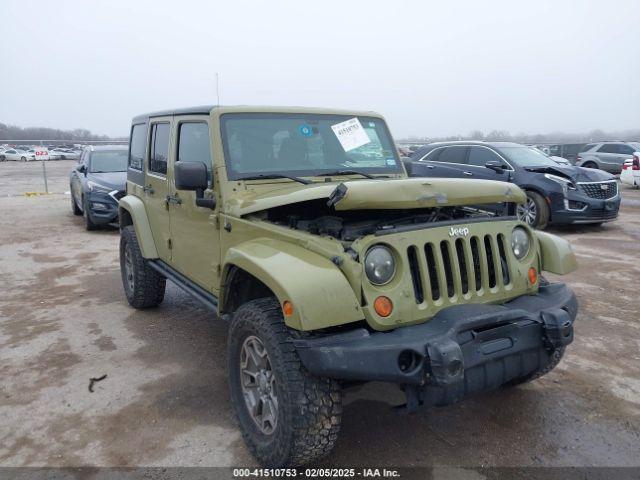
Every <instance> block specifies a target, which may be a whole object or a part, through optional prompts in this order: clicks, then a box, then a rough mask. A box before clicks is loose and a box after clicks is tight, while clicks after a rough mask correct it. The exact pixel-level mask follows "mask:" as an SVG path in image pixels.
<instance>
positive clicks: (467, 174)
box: [462, 172, 473, 177]
mask: <svg viewBox="0 0 640 480" xmlns="http://www.w3.org/2000/svg"><path fill="white" fill-rule="evenodd" d="M462 173H464V174H465V175H466V176H467V177H473V173H471V172H462Z"/></svg>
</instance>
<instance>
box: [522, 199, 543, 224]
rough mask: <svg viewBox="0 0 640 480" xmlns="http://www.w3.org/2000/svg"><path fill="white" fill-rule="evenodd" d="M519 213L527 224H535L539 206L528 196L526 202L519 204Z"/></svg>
mask: <svg viewBox="0 0 640 480" xmlns="http://www.w3.org/2000/svg"><path fill="white" fill-rule="evenodd" d="M517 215H518V219H519V220H522V221H523V222H525V223H526V224H528V225H534V224H535V222H536V217H537V216H538V208H537V207H536V203H535V202H534V201H533V199H532V198H529V197H527V201H526V202H525V203H524V204H521V205H518V208H517Z"/></svg>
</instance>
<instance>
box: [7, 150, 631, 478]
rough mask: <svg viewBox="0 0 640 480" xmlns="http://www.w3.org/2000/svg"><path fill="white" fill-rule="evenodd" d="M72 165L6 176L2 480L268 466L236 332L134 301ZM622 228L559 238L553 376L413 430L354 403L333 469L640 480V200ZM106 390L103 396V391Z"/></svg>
mask: <svg viewBox="0 0 640 480" xmlns="http://www.w3.org/2000/svg"><path fill="white" fill-rule="evenodd" d="M73 163H74V162H69V161H59V162H49V163H48V164H47V168H48V173H49V185H50V188H49V189H50V191H52V192H56V193H55V194H53V195H48V196H34V197H25V196H24V195H22V193H24V192H28V191H43V183H42V179H41V177H40V176H39V175H40V173H41V168H42V167H41V165H40V164H19V163H12V162H11V163H4V164H0V212H1V214H0V291H1V292H2V294H1V295H0V376H1V377H0V378H2V382H1V384H0V419H2V420H1V421H0V465H3V466H25V465H28V466H79V465H95V466H219V465H242V466H246V465H253V464H254V462H253V460H252V459H251V457H250V456H249V454H248V452H247V450H246V449H245V447H244V445H243V443H242V441H241V438H240V434H239V432H238V429H237V427H236V425H235V423H234V420H233V418H232V415H231V408H230V404H229V395H228V389H227V383H226V373H225V361H226V359H225V357H226V349H225V341H226V339H225V324H223V323H222V322H220V321H218V320H216V319H214V318H212V317H211V315H210V314H209V313H208V312H207V311H205V310H202V309H201V308H200V306H199V305H198V304H197V303H196V302H195V301H193V300H191V299H190V298H189V297H187V296H186V295H184V294H183V293H182V292H180V291H179V290H177V289H176V288H175V287H173V286H170V287H169V288H168V291H167V296H166V299H165V301H164V303H163V304H162V305H161V306H160V307H159V308H157V309H153V310H148V311H135V310H133V309H131V308H130V307H129V306H128V305H127V303H126V301H125V299H124V295H123V292H122V287H121V281H120V273H119V266H118V254H117V248H118V239H119V237H118V232H117V231H116V230H103V231H97V232H86V231H85V230H84V229H83V225H82V221H81V218H79V217H74V216H73V215H72V214H71V210H70V200H69V196H68V195H65V194H64V192H65V191H66V190H68V179H67V175H68V171H69V169H70V168H71V166H72V165H73ZM622 191H623V196H624V203H623V208H622V215H621V217H620V218H619V219H618V221H616V222H614V223H611V224H607V225H605V226H604V227H602V228H594V227H579V228H576V229H556V230H554V233H557V234H559V235H561V236H563V237H565V238H567V239H569V240H570V241H571V242H572V243H573V244H574V246H575V249H576V251H577V255H578V259H579V262H580V269H579V270H578V271H577V272H575V273H573V274H571V275H569V276H568V277H566V281H567V282H568V283H569V284H570V285H571V287H572V288H574V289H575V291H576V293H577V295H578V297H579V301H580V306H581V311H580V315H579V318H578V321H577V322H576V335H575V342H574V343H573V344H572V345H571V346H570V347H569V348H568V350H567V354H566V357H565V359H564V361H563V362H562V363H561V365H560V366H559V367H558V368H557V369H556V370H555V371H553V372H552V373H551V374H549V375H548V376H546V377H544V378H543V379H540V380H538V381H535V382H533V383H531V384H528V385H524V386H521V387H518V388H511V389H505V390H502V391H499V392H494V393H490V394H486V395H480V396H477V397H474V398H472V399H469V400H466V401H464V402H462V403H460V404H458V405H454V406H450V407H444V408H435V409H430V410H422V411H420V412H419V413H417V414H414V415H398V414H396V413H394V412H393V411H391V409H390V408H389V405H390V404H393V403H397V401H398V399H399V397H398V394H397V392H396V391H395V390H394V389H391V388H389V387H387V386H385V385H383V384H371V385H368V386H366V387H364V388H362V389H361V390H359V391H355V392H349V393H348V394H347V398H346V405H345V408H344V416H343V430H342V436H341V439H340V441H339V443H338V446H337V448H336V450H335V452H334V454H333V455H332V456H331V457H329V458H327V459H326V460H324V461H323V465H325V466H330V465H332V466H341V467H343V466H356V465H360V466H390V465H394V466H417V465H422V466H433V465H437V466H470V467H477V466H519V465H533V466H536V465H547V466H548V465H552V466H639V465H640V457H639V456H638V445H639V444H640V320H639V319H638V284H639V282H638V280H639V279H640V262H638V249H637V245H638V242H639V241H640V213H639V212H638V209H639V208H640V193H639V192H638V191H634V190H631V189H628V188H625V187H622ZM102 375H107V377H106V378H105V379H104V380H102V381H100V382H98V383H96V384H95V389H94V390H95V391H94V392H93V393H91V392H89V390H88V384H89V379H90V378H92V377H100V376H102Z"/></svg>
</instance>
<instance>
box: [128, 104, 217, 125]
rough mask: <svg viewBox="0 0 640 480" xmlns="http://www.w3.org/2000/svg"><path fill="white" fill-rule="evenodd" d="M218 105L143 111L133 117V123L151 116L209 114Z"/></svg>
mask: <svg viewBox="0 0 640 480" xmlns="http://www.w3.org/2000/svg"><path fill="white" fill-rule="evenodd" d="M217 106H218V105H200V106H197V107H186V108H176V109H173V110H160V111H159V112H151V113H143V114H142V115H137V116H135V117H133V123H136V122H141V121H145V120H147V119H149V118H151V117H166V116H170V115H200V114H204V115H208V114H209V113H211V110H213V109H214V108H216V107H217Z"/></svg>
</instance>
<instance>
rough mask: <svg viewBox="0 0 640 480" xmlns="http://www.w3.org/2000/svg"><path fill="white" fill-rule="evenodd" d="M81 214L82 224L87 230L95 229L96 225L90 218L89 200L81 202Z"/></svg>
mask: <svg viewBox="0 0 640 480" xmlns="http://www.w3.org/2000/svg"><path fill="white" fill-rule="evenodd" d="M82 213H83V215H84V226H85V228H86V229H87V230H88V231H92V230H97V229H98V225H96V224H95V223H93V220H91V214H90V213H89V202H87V201H85V202H83V212H82Z"/></svg>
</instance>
